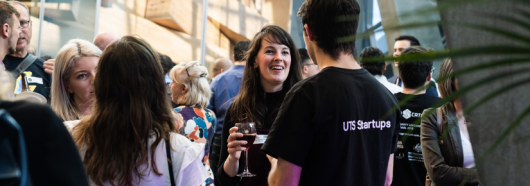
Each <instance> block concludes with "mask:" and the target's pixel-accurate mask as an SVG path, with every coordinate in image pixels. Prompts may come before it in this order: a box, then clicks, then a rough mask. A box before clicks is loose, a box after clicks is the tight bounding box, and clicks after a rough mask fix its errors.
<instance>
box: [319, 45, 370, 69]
mask: <svg viewBox="0 0 530 186" xmlns="http://www.w3.org/2000/svg"><path fill="white" fill-rule="evenodd" d="M315 58H316V60H315V61H317V64H318V68H319V69H320V70H322V69H324V68H326V67H337V68H344V69H361V66H359V64H357V61H355V58H353V55H351V54H345V53H344V52H341V53H340V54H339V58H338V59H336V60H335V59H333V58H332V57H331V56H330V55H329V54H326V53H324V51H323V50H320V49H317V51H316V54H315Z"/></svg>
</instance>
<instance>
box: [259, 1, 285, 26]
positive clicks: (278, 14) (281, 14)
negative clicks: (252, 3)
mask: <svg viewBox="0 0 530 186" xmlns="http://www.w3.org/2000/svg"><path fill="white" fill-rule="evenodd" d="M291 11H292V0H291V1H289V0H264V3H263V10H262V11H261V12H262V15H263V17H264V18H265V19H268V20H269V21H270V22H271V23H273V24H275V25H278V26H280V27H282V28H283V29H284V30H285V31H287V32H289V33H290V32H291Z"/></svg>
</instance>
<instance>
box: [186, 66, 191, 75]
mask: <svg viewBox="0 0 530 186" xmlns="http://www.w3.org/2000/svg"><path fill="white" fill-rule="evenodd" d="M186 74H188V77H190V73H189V72H188V68H186Z"/></svg>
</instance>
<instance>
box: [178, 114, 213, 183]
mask: <svg viewBox="0 0 530 186" xmlns="http://www.w3.org/2000/svg"><path fill="white" fill-rule="evenodd" d="M173 111H174V112H173V114H174V115H175V118H176V119H177V121H176V122H177V123H176V125H177V127H178V131H179V133H180V134H182V135H184V136H186V137H187V138H188V139H190V140H191V141H192V142H195V143H204V144H206V145H205V146H204V148H205V149H204V153H205V154H204V159H203V160H202V162H203V164H204V168H205V169H206V171H207V172H208V175H209V176H210V177H209V178H208V179H206V180H205V185H207V186H212V185H214V176H213V175H214V173H213V172H212V170H211V169H210V162H209V160H208V159H209V155H210V145H211V144H212V138H213V135H214V125H212V124H213V123H217V118H216V117H215V114H214V113H213V112H212V111H211V110H210V109H198V108H193V107H188V106H179V107H176V108H174V109H173Z"/></svg>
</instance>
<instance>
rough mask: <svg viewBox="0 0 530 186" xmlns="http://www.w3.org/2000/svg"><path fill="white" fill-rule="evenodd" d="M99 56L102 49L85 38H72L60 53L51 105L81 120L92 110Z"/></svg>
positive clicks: (61, 114)
mask: <svg viewBox="0 0 530 186" xmlns="http://www.w3.org/2000/svg"><path fill="white" fill-rule="evenodd" d="M99 56H101V50H100V49H99V48H98V47H96V46H95V45H94V44H92V43H90V42H88V41H85V40H82V39H72V40H70V41H69V42H68V43H67V44H66V45H64V46H63V47H62V48H61V50H60V51H59V53H58V54H57V59H56V60H55V68H54V72H53V74H54V75H53V81H52V88H51V94H52V96H51V106H52V109H53V110H54V111H55V112H56V113H57V115H59V117H61V118H62V119H63V120H65V121H68V120H78V119H81V118H82V117H83V116H85V115H87V114H89V113H90V112H91V110H92V103H93V98H94V87H93V81H94V77H95V75H96V67H97V64H98V60H99Z"/></svg>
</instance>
